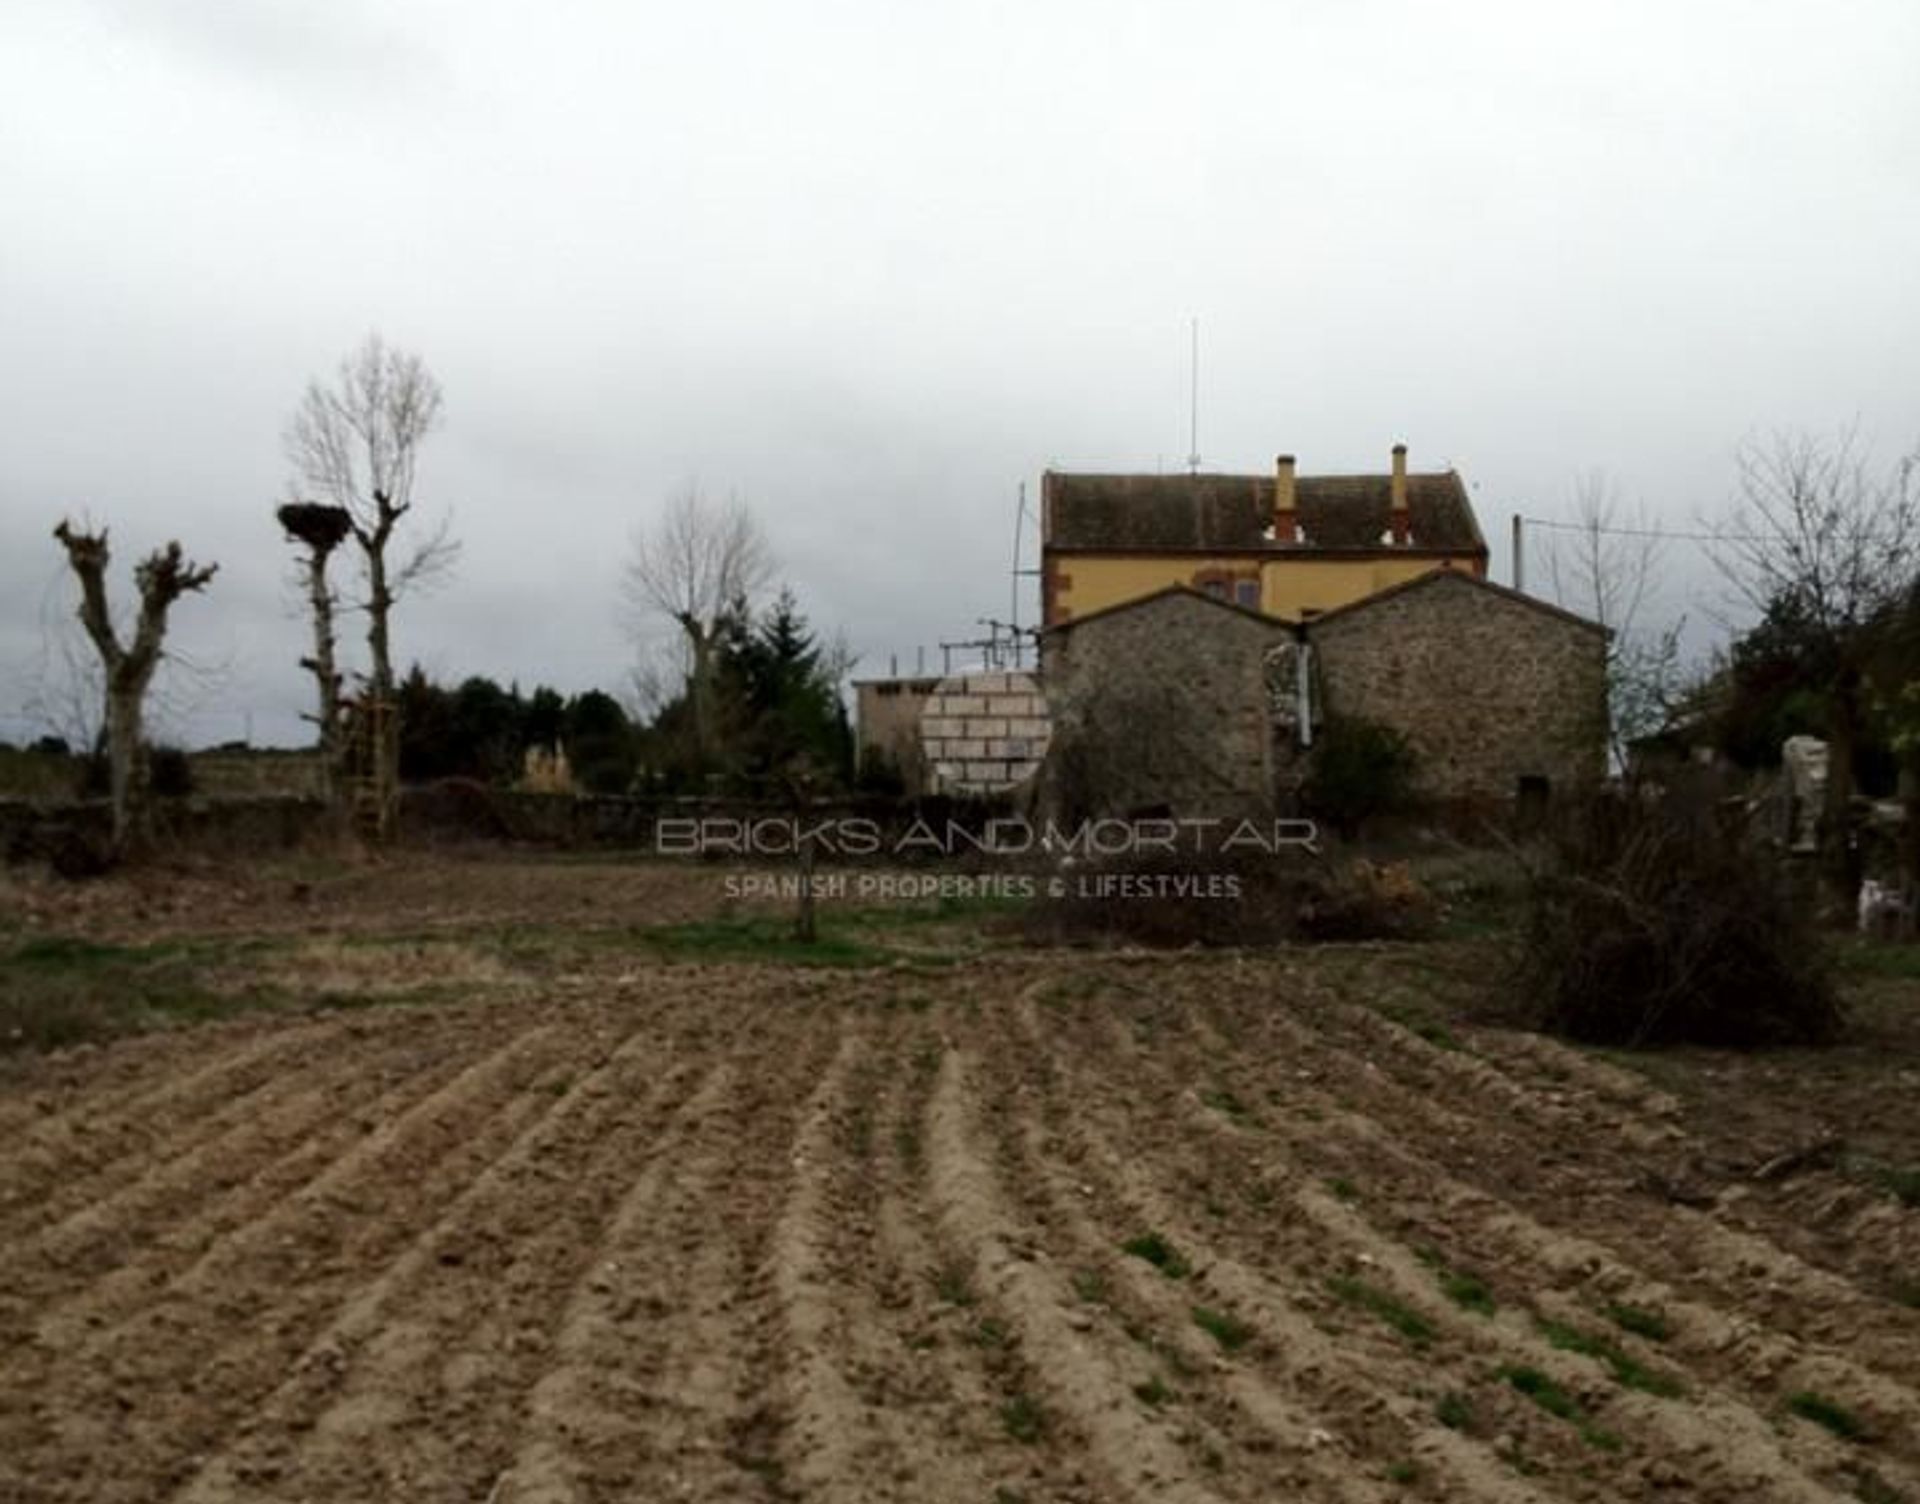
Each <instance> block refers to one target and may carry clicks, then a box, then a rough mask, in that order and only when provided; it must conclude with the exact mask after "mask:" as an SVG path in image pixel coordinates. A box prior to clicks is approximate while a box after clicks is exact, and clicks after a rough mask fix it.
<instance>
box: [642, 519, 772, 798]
mask: <svg viewBox="0 0 1920 1504" xmlns="http://www.w3.org/2000/svg"><path fill="white" fill-rule="evenodd" d="M772 572H773V564H772V559H771V556H770V553H769V551H768V548H767V542H766V538H765V535H764V534H762V532H761V531H760V524H759V522H758V521H756V520H755V518H754V515H753V513H752V512H750V511H749V510H748V509H747V507H746V505H745V504H744V503H742V502H740V501H738V500H732V501H728V502H726V503H725V504H724V505H719V504H716V503H714V502H711V501H709V500H708V499H707V498H706V497H705V496H704V495H702V494H701V492H700V491H699V489H698V488H696V487H691V486H690V487H688V488H687V489H686V490H684V491H682V492H680V493H679V494H678V495H676V496H675V497H673V499H672V500H670V501H669V502H668V503H667V509H666V511H665V512H664V513H662V514H661V516H660V519H659V521H658V522H656V523H655V524H654V525H653V527H652V528H650V529H648V530H646V531H644V532H641V533H639V534H636V536H635V538H634V541H633V553H632V555H631V557H630V558H629V559H628V562H627V574H626V580H625V584H624V593H625V596H626V604H627V607H628V610H629V612H630V613H631V615H632V617H633V626H634V629H635V631H636V633H644V632H645V630H646V628H647V624H648V619H649V618H652V617H665V618H666V619H667V620H668V621H669V622H671V623H672V624H673V626H674V627H675V629H676V630H677V631H678V633H679V635H680V642H681V645H682V647H683V649H684V669H685V674H684V677H685V682H686V691H687V701H688V708H689V710H690V711H691V713H692V729H693V753H694V762H695V764H696V765H697V766H699V767H701V768H703V769H706V768H710V767H711V766H712V765H713V764H714V762H715V761H716V760H717V757H718V753H719V740H720V737H719V726H720V718H721V707H720V704H719V692H720V683H719V680H720V669H721V665H720V651H719V649H720V639H721V636H722V633H723V631H724V629H725V627H726V624H727V622H728V621H729V620H730V619H731V618H732V617H734V616H736V615H742V614H744V613H746V612H748V611H749V610H750V609H751V607H752V605H753V600H754V597H755V596H756V595H758V594H759V592H760V591H761V590H762V589H764V588H765V586H766V583H767V581H768V579H769V577H770V576H771V575H772Z"/></svg>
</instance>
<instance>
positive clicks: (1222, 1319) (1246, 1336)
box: [1193, 1306, 1253, 1353]
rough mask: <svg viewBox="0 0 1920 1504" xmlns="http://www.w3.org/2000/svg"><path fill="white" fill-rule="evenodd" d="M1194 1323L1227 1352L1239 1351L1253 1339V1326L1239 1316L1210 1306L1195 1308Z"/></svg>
mask: <svg viewBox="0 0 1920 1504" xmlns="http://www.w3.org/2000/svg"><path fill="white" fill-rule="evenodd" d="M1193 1324H1194V1325H1195V1326H1197V1327H1199V1328H1200V1330H1201V1331H1203V1332H1205V1333H1206V1334H1207V1335H1208V1336H1209V1337H1211V1338H1213V1340H1214V1341H1215V1342H1218V1343H1219V1344H1220V1346H1221V1347H1222V1348H1223V1349H1225V1350H1226V1351H1227V1352H1230V1353H1231V1352H1238V1351H1239V1350H1240V1349H1241V1348H1243V1347H1245V1346H1246V1345H1247V1344H1248V1343H1249V1342H1251V1341H1252V1340H1253V1328H1252V1327H1250V1326H1248V1325H1247V1323H1246V1322H1244V1321H1242V1320H1241V1319H1240V1318H1239V1317H1238V1316H1234V1315H1232V1314H1231V1313H1229V1312H1226V1311H1216V1310H1213V1309H1212V1308H1211V1307H1208V1306H1195V1307H1194V1308H1193Z"/></svg>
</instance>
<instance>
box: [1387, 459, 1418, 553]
mask: <svg viewBox="0 0 1920 1504" xmlns="http://www.w3.org/2000/svg"><path fill="white" fill-rule="evenodd" d="M1388 526H1389V527H1391V528H1392V529H1393V541H1394V542H1395V543H1397V544H1401V545H1405V544H1407V543H1410V542H1412V541H1413V516H1412V514H1411V513H1410V512H1409V511H1408V510H1407V446H1406V445H1405V444H1395V445H1394V446H1393V499H1392V510H1391V512H1390V513H1389V515H1388Z"/></svg>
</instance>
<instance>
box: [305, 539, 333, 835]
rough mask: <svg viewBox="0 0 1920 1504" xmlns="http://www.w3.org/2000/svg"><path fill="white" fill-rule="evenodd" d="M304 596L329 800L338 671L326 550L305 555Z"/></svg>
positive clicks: (324, 788) (323, 781) (324, 790)
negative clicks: (309, 608) (309, 611)
mask: <svg viewBox="0 0 1920 1504" xmlns="http://www.w3.org/2000/svg"><path fill="white" fill-rule="evenodd" d="M307 598H308V599H309V600H310V601H311V602H312V604H313V657H312V658H310V659H308V660H307V664H308V667H310V668H311V669H312V670H313V677H314V679H315V681H316V683H317V684H318V687H319V692H320V709H319V712H318V714H317V715H316V716H315V720H316V722H317V724H318V726H319V729H320V797H321V798H322V799H324V800H325V801H326V802H327V803H328V804H332V803H334V802H335V801H336V800H337V799H338V798H339V797H340V780H341V759H342V748H341V745H340V674H339V670H338V669H337V668H336V667H335V659H334V651H333V595H332V592H330V591H329V590H328V589H327V554H326V551H325V550H324V549H319V548H316V549H314V550H313V551H312V552H311V553H309V554H308V555H307Z"/></svg>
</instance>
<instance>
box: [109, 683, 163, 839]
mask: <svg viewBox="0 0 1920 1504" xmlns="http://www.w3.org/2000/svg"><path fill="white" fill-rule="evenodd" d="M146 692H147V686H146V682H145V680H144V679H134V680H127V679H124V678H122V677H121V676H119V675H115V676H114V677H113V679H112V680H110V681H109V684H108V687H107V775H108V788H109V790H110V792H111V795H112V799H113V849H114V852H115V854H116V855H119V856H125V855H128V854H129V853H133V852H137V851H139V850H140V849H141V848H143V847H145V846H146V845H147V844H148V843H149V840H150V838H151V836H152V824H151V818H150V816H151V811H150V809H149V804H148V799H147V786H148V780H147V759H146V747H145V745H144V739H143V737H142V735H141V724H140V723H141V702H142V701H143V700H144V699H145V697H146Z"/></svg>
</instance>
